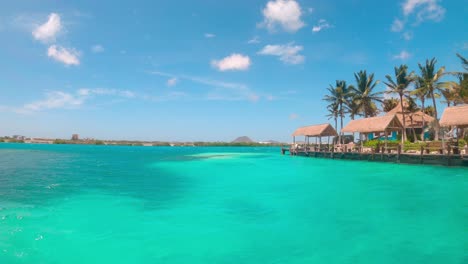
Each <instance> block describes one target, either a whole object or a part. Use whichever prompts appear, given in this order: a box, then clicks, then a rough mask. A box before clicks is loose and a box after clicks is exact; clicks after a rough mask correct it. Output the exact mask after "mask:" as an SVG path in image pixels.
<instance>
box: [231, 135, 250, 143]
mask: <svg viewBox="0 0 468 264" xmlns="http://www.w3.org/2000/svg"><path fill="white" fill-rule="evenodd" d="M232 143H254V141H253V140H252V139H250V138H249V137H246V136H243V137H238V138H236V139H234V140H233V141H232Z"/></svg>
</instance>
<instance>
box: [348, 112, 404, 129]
mask: <svg viewBox="0 0 468 264" xmlns="http://www.w3.org/2000/svg"><path fill="white" fill-rule="evenodd" d="M402 128H403V125H402V124H401V122H400V120H398V118H397V116H396V115H385V116H377V117H370V118H364V119H358V120H351V122H349V123H348V124H347V125H346V126H345V127H344V128H343V129H342V130H341V131H342V132H349V133H354V132H359V133H373V132H384V131H385V130H387V131H394V130H401V129H402Z"/></svg>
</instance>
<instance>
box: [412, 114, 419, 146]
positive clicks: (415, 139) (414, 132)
mask: <svg viewBox="0 0 468 264" xmlns="http://www.w3.org/2000/svg"><path fill="white" fill-rule="evenodd" d="M410 120H411V130H412V131H413V138H414V141H413V142H416V141H418V136H416V129H414V125H413V114H411V119H410Z"/></svg>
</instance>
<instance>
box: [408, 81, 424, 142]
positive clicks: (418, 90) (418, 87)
mask: <svg viewBox="0 0 468 264" xmlns="http://www.w3.org/2000/svg"><path fill="white" fill-rule="evenodd" d="M423 83H424V80H423V79H422V78H421V77H419V76H415V77H414V84H415V89H414V90H413V91H412V92H411V93H410V94H411V95H415V96H416V97H417V98H418V99H419V101H421V112H423V113H426V109H425V102H426V98H428V97H429V91H428V89H427V86H424V85H422V84H423ZM426 114H428V113H426ZM428 115H429V114H428ZM425 127H426V120H424V115H423V116H422V132H421V139H422V140H425V138H424V129H425Z"/></svg>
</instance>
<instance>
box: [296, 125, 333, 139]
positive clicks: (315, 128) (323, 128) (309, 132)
mask: <svg viewBox="0 0 468 264" xmlns="http://www.w3.org/2000/svg"><path fill="white" fill-rule="evenodd" d="M292 136H293V137H297V136H306V137H328V136H338V133H336V130H335V129H334V128H333V126H332V125H330V124H321V125H312V126H305V127H300V128H298V129H296V131H294V133H293V134H292Z"/></svg>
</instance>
